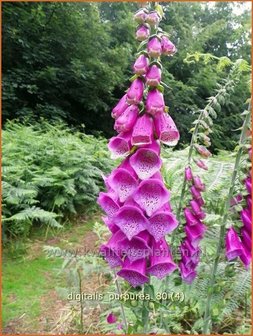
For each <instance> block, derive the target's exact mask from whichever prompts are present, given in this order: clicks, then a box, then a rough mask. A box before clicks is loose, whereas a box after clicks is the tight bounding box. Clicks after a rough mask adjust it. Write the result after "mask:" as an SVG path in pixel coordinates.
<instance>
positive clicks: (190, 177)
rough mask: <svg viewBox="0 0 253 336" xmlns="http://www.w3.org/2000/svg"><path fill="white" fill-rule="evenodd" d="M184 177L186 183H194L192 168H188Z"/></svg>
mask: <svg viewBox="0 0 253 336" xmlns="http://www.w3.org/2000/svg"><path fill="white" fill-rule="evenodd" d="M184 177H185V180H186V181H192V179H193V176H192V170H191V167H186V168H185V171H184Z"/></svg>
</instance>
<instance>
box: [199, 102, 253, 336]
mask: <svg viewBox="0 0 253 336" xmlns="http://www.w3.org/2000/svg"><path fill="white" fill-rule="evenodd" d="M250 111H251V103H250V104H249V107H248V114H247V115H246V118H245V120H244V123H243V126H242V131H241V136H240V141H239V150H238V152H237V155H236V159H235V164H234V170H233V173H232V177H231V182H230V188H229V192H228V197H227V200H226V204H225V209H224V215H223V218H222V220H221V223H222V224H221V226H220V234H219V240H218V244H217V249H216V255H215V259H214V263H213V268H212V271H211V277H210V280H209V284H208V294H207V298H206V308H205V314H204V325H203V331H202V333H203V334H207V333H208V331H209V325H210V322H211V314H210V307H211V301H212V296H213V287H214V284H215V276H216V272H217V268H218V264H219V260H220V255H221V252H222V246H223V241H224V236H225V231H226V223H227V219H228V214H229V208H230V200H231V198H232V197H233V192H234V186H235V182H236V178H237V174H238V170H239V166H240V159H241V156H242V153H243V146H242V145H243V143H244V141H245V138H246V131H247V128H248V125H249V122H250V117H251V113H250Z"/></svg>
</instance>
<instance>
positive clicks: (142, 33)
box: [136, 25, 150, 41]
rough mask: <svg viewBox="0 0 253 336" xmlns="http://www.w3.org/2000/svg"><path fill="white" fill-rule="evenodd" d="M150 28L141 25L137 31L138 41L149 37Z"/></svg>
mask: <svg viewBox="0 0 253 336" xmlns="http://www.w3.org/2000/svg"><path fill="white" fill-rule="evenodd" d="M149 34H150V30H149V28H148V27H146V26H144V25H143V26H140V27H139V28H138V29H137V31H136V39H137V40H138V41H144V40H146V39H147V38H148V37H149Z"/></svg>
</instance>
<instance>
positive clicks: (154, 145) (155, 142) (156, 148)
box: [139, 137, 161, 155]
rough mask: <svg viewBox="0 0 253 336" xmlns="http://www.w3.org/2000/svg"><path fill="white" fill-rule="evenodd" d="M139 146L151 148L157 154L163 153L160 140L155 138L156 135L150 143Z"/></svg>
mask: <svg viewBox="0 0 253 336" xmlns="http://www.w3.org/2000/svg"><path fill="white" fill-rule="evenodd" d="M139 148H146V149H151V150H153V151H154V152H156V154H158V155H160V154H161V147H160V142H159V141H158V140H154V137H152V143H151V144H148V145H140V146H139Z"/></svg>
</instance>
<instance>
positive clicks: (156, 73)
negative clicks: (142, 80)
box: [146, 64, 162, 86]
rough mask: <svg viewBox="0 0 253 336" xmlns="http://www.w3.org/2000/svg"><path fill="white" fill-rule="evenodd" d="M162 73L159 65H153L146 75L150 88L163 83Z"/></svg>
mask: <svg viewBox="0 0 253 336" xmlns="http://www.w3.org/2000/svg"><path fill="white" fill-rule="evenodd" d="M161 76H162V72H161V69H160V68H159V67H158V66H157V65H155V64H154V65H151V67H150V68H149V69H148V72H147V74H146V83H147V85H149V86H157V85H159V84H160V82H161Z"/></svg>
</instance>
